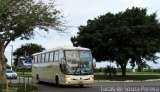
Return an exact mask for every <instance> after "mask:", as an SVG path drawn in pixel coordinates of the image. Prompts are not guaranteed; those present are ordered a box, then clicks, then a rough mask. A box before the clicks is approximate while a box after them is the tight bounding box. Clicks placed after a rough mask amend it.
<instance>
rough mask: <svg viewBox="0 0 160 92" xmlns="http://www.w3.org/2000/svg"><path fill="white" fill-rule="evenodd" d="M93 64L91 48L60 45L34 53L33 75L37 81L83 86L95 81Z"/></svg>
mask: <svg viewBox="0 0 160 92" xmlns="http://www.w3.org/2000/svg"><path fill="white" fill-rule="evenodd" d="M93 65H94V64H93V58H92V54H91V51H90V49H88V48H82V47H59V48H55V49H52V50H48V51H44V52H40V53H35V54H33V62H32V75H33V78H35V79H36V81H37V82H40V81H45V82H51V83H55V84H56V85H57V86H58V85H60V84H61V85H79V86H80V87H83V85H86V84H93V82H94V74H93Z"/></svg>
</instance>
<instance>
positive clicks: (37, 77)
mask: <svg viewBox="0 0 160 92" xmlns="http://www.w3.org/2000/svg"><path fill="white" fill-rule="evenodd" d="M36 83H40V80H39V75H38V74H37V75H36Z"/></svg>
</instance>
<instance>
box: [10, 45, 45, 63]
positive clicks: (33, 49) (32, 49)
mask: <svg viewBox="0 0 160 92" xmlns="http://www.w3.org/2000/svg"><path fill="white" fill-rule="evenodd" d="M43 50H45V48H43V47H42V46H41V45H38V44H34V43H27V44H24V45H21V47H20V48H17V49H16V50H15V51H14V52H13V56H14V57H15V58H14V65H15V66H18V59H19V57H21V56H30V57H31V56H32V54H33V53H37V52H41V51H43Z"/></svg>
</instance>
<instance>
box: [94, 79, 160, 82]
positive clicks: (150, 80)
mask: <svg viewBox="0 0 160 92" xmlns="http://www.w3.org/2000/svg"><path fill="white" fill-rule="evenodd" d="M154 81H160V79H149V80H143V81H134V80H126V81H110V80H95V81H94V82H154Z"/></svg>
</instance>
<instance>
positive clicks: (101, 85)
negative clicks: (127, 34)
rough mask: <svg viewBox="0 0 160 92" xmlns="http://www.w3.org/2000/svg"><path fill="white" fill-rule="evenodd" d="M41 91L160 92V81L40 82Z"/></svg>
mask: <svg viewBox="0 0 160 92" xmlns="http://www.w3.org/2000/svg"><path fill="white" fill-rule="evenodd" d="M38 88H39V92H160V81H154V82H151V81H148V82H96V83H94V85H90V86H84V88H79V87H78V86H61V87H56V86H55V85H54V84H49V83H43V84H38Z"/></svg>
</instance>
